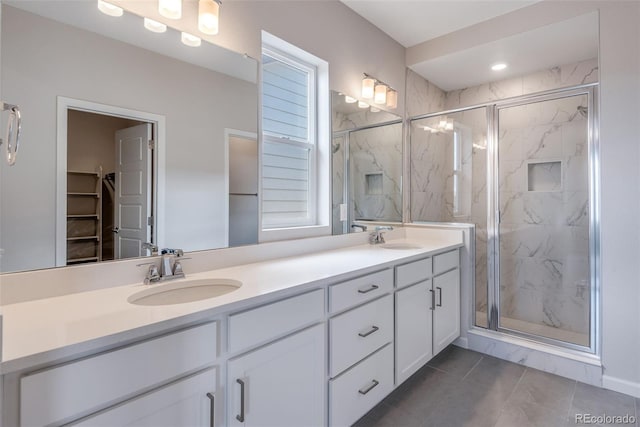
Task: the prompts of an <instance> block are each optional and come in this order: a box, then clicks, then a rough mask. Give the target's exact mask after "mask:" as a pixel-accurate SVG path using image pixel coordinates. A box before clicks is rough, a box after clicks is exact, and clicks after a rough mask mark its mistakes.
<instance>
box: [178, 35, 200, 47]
mask: <svg viewBox="0 0 640 427" xmlns="http://www.w3.org/2000/svg"><path fill="white" fill-rule="evenodd" d="M180 40H182V43H183V44H185V45H187V46H191V47H198V46H200V45H201V44H202V39H201V38H200V37H196V36H194V35H193V34H189V33H185V32H182V34H181V36H180Z"/></svg>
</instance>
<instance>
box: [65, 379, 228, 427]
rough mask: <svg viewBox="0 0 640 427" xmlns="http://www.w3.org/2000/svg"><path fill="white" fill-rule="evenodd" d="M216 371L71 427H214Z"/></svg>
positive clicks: (216, 418) (136, 399)
mask: <svg viewBox="0 0 640 427" xmlns="http://www.w3.org/2000/svg"><path fill="white" fill-rule="evenodd" d="M215 390H216V371H215V368H211V369H208V370H206V371H204V372H201V373H199V374H196V375H193V376H191V377H188V378H185V379H183V380H179V381H176V382H174V383H172V384H169V385H167V386H164V387H162V388H160V389H158V390H154V391H151V392H149V393H146V394H143V395H142V396H139V397H136V398H133V399H131V400H128V401H126V402H124V403H123V404H121V405H118V406H116V407H114V408H112V409H107V410H106V411H103V412H100V413H99V414H97V415H95V416H92V417H89V418H85V419H84V420H82V421H80V422H78V423H75V424H72V425H74V426H82V427H113V426H122V427H125V426H130V427H133V426H135V427H176V426H180V427H213V426H215V425H217V423H218V422H220V420H221V418H220V417H216V415H215V410H214V407H213V405H214V404H215Z"/></svg>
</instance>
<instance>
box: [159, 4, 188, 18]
mask: <svg viewBox="0 0 640 427" xmlns="http://www.w3.org/2000/svg"><path fill="white" fill-rule="evenodd" d="M158 12H159V13H160V15H162V16H164V17H165V18H169V19H180V18H182V0H158Z"/></svg>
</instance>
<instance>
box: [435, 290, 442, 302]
mask: <svg viewBox="0 0 640 427" xmlns="http://www.w3.org/2000/svg"><path fill="white" fill-rule="evenodd" d="M436 289H437V290H439V291H440V293H439V294H438V304H437V305H436V307H442V288H441V287H439V286H436Z"/></svg>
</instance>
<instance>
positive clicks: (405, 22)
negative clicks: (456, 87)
mask: <svg viewBox="0 0 640 427" xmlns="http://www.w3.org/2000/svg"><path fill="white" fill-rule="evenodd" d="M340 1H341V2H342V3H344V4H345V5H347V6H348V7H350V8H351V9H353V10H354V11H355V12H356V13H357V14H358V15H360V16H362V17H363V18H365V19H366V20H367V21H369V22H371V23H372V24H373V25H375V26H376V27H378V28H379V29H381V30H382V31H384V32H385V33H387V34H388V35H389V36H390V37H391V38H392V39H394V40H396V41H397V42H398V43H400V44H401V45H403V46H404V47H411V46H414V45H417V44H419V43H422V42H425V41H428V40H432V39H434V38H436V37H440V36H443V35H445V34H448V33H451V32H454V31H457V30H460V29H462V28H466V27H468V26H471V25H473V24H477V23H479V22H482V21H486V20H488V19H491V18H495V17H496V16H500V15H504V14H505V13H509V12H511V11H514V10H516V9H520V8H523V7H526V6H529V5H531V4H533V3H536V2H537V1H540V0H534V1H532V0H492V1H491V0H489V1H487V0H340Z"/></svg>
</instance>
